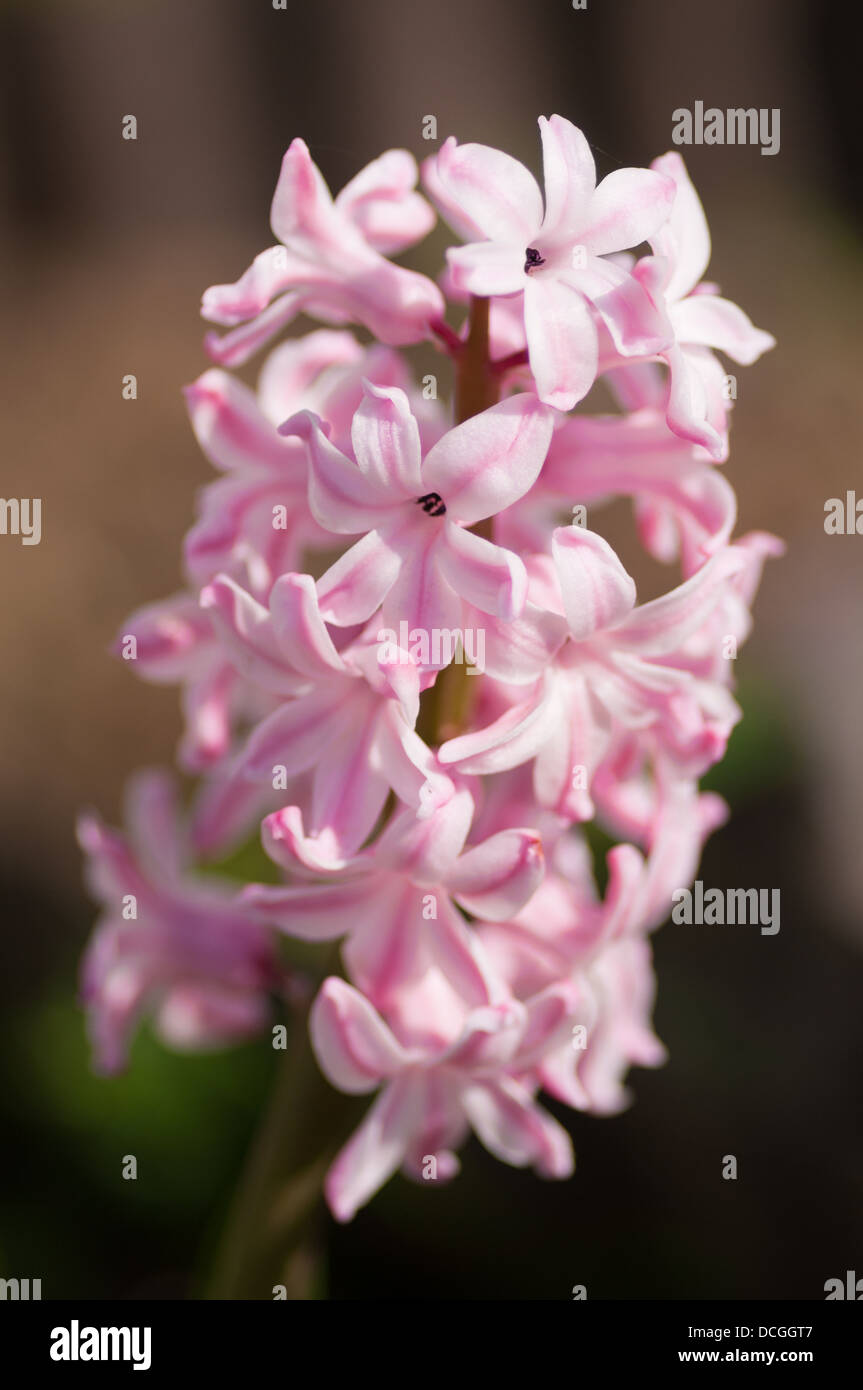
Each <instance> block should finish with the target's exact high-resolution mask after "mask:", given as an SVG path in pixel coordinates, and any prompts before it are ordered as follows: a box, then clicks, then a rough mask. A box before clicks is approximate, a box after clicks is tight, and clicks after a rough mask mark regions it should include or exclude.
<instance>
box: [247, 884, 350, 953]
mask: <svg viewBox="0 0 863 1390" xmlns="http://www.w3.org/2000/svg"><path fill="white" fill-rule="evenodd" d="M241 901H242V902H243V904H244V905H245V906H246V907H249V908H251V909H253V910H254V912H255V913H256V915H258V916H259V917H260V919H261V921H262V922H265V923H266V924H267V925H268V926H274V927H278V928H279V930H280V931H283V932H285V934H286V935H287V936H292V937H295V938H296V939H297V940H298V941H337V940H338V939H339V937H342V936H347V934H348V933H349V932H350V931H351V930H352V928H353V926H354V924H355V923H356V917H357V912H358V911H363V912H371V911H373V910H374V903H375V885H374V882H373V880H371V879H363V878H351V879H345V880H343V881H341V882H337V883H312V884H302V885H300V886H298V887H295V888H277V887H270V885H269V884H264V883H250V884H248V885H247V887H245V888H244V889H243V891H242V894H241Z"/></svg>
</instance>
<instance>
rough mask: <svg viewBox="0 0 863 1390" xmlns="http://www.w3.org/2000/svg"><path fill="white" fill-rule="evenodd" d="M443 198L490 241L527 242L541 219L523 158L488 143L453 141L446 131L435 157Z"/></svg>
mask: <svg viewBox="0 0 863 1390" xmlns="http://www.w3.org/2000/svg"><path fill="white" fill-rule="evenodd" d="M436 170H437V177H438V180H439V181H440V184H441V186H442V188H443V190H444V193H445V195H446V196H447V198H450V199H452V201H453V202H454V203H455V205H456V206H457V207H458V208H460V209H461V211H462V212H463V213H464V214H465V215H466V216H467V217H468V218H469V219H470V221H471V222H472V223H473V224H474V225H475V226H477V227H479V228H480V229H481V231H482V233H483V235H484V236H485V237H488V238H489V239H490V240H492V241H507V242H510V243H515V244H520V245H521V246H523V247H528V246H531V245H532V244H533V239H534V238H535V236H536V233H537V231H538V230H539V227H540V225H541V223H542V216H543V208H542V194H541V193H540V191H539V186H538V184H537V182H536V179H535V178H534V177H533V174H531V173H530V172H529V171H528V170H527V169H525V167H524V165H523V164H520V163H519V161H518V160H517V159H513V158H512V156H511V155H508V154H504V153H503V152H502V151H501V150H495V149H492V148H491V147H490V146H489V145H475V144H467V145H459V144H458V143H457V141H456V140H455V139H454V138H453V137H452V136H450V138H449V139H448V140H446V141H445V142H444V143H443V145H442V146H441V148H440V151H439V152H438V157H437V166H436Z"/></svg>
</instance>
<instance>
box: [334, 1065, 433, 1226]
mask: <svg viewBox="0 0 863 1390" xmlns="http://www.w3.org/2000/svg"><path fill="white" fill-rule="evenodd" d="M421 1123H422V1115H421V1107H420V1105H419V1103H418V1096H417V1085H416V1083H415V1082H414V1081H413V1080H412V1079H405V1080H398V1081H393V1082H391V1083H390V1084H389V1085H388V1086H387V1087H386V1089H385V1090H384V1091H383V1092H382V1093H381V1095H380V1096H379V1097H378V1099H377V1100H376V1101H375V1103H374V1104H373V1105H372V1107H371V1109H370V1110H369V1112H368V1114H367V1115H366V1117H365V1119H364V1120H363V1122H362V1124H361V1125H360V1127H359V1129H357V1130H356V1131H355V1133H354V1134H353V1136H352V1137H351V1138H350V1139H349V1140H348V1142H347V1144H346V1145H345V1147H344V1148H343V1149H342V1151H341V1153H339V1155H338V1156H337V1158H336V1160H335V1162H334V1163H333V1166H332V1167H331V1168H330V1171H329V1172H328V1174H327V1176H326V1180H325V1182H324V1193H325V1195H326V1199H327V1204H328V1205H329V1208H330V1211H331V1212H332V1214H333V1216H334V1217H335V1219H336V1220H337V1221H351V1220H352V1219H353V1217H354V1216H355V1215H356V1213H357V1211H358V1210H359V1208H360V1207H363V1206H365V1204H366V1202H368V1201H369V1199H370V1198H371V1197H373V1196H374V1194H375V1193H376V1192H377V1191H378V1189H379V1188H381V1187H383V1186H384V1183H386V1182H388V1181H389V1179H390V1178H391V1177H392V1176H393V1174H394V1173H395V1172H396V1171H397V1170H398V1169H399V1168H400V1166H401V1164H402V1162H403V1161H404V1158H405V1156H406V1154H407V1152H408V1149H409V1147H410V1145H411V1141H412V1139H413V1136H414V1134H415V1132H416V1130H417V1128H418V1127H419V1126H420V1125H421Z"/></svg>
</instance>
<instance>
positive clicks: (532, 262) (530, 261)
mask: <svg viewBox="0 0 863 1390" xmlns="http://www.w3.org/2000/svg"><path fill="white" fill-rule="evenodd" d="M538 265H545V256H541V255H540V254H539V252H538V251H537V249H536V247H535V246H529V247H528V248H527V250H526V251H525V253H524V271H525V274H526V275H527V274H529V273H530V271H532V270H533V269H534V268H535V267H536V266H538Z"/></svg>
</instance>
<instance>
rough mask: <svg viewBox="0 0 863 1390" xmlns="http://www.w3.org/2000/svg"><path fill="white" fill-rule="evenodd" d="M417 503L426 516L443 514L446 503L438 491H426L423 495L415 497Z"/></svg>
mask: <svg viewBox="0 0 863 1390" xmlns="http://www.w3.org/2000/svg"><path fill="white" fill-rule="evenodd" d="M417 504H418V505H419V506H420V507H422V509H423V511H424V512H425V514H426V516H443V515H444V513H445V511H446V503H445V502H444V500H443V498H442V497H441V495H440V493H439V492H427V493H426V494H425V496H424V497H418V498H417Z"/></svg>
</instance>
